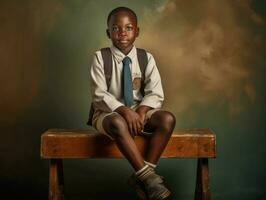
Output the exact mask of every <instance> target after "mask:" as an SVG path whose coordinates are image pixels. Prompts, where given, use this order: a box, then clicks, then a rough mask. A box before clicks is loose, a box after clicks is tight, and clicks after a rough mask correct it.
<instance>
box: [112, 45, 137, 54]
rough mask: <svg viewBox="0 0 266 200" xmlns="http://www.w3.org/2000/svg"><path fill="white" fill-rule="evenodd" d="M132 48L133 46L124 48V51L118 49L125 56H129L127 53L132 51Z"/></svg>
mask: <svg viewBox="0 0 266 200" xmlns="http://www.w3.org/2000/svg"><path fill="white" fill-rule="evenodd" d="M115 47H116V48H117V49H119V48H118V47H117V46H115ZM133 47H134V45H131V46H130V47H128V48H126V49H119V51H121V52H122V53H123V54H124V55H125V56H126V55H128V54H129V52H130V51H131V50H132V48H133Z"/></svg>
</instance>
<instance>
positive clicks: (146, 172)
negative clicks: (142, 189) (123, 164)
mask: <svg viewBox="0 0 266 200" xmlns="http://www.w3.org/2000/svg"><path fill="white" fill-rule="evenodd" d="M151 174H154V170H153V169H152V168H150V167H149V165H145V166H144V167H143V168H142V169H140V170H139V171H137V172H136V176H137V177H138V178H139V179H140V180H141V181H144V180H146V179H147V177H149V176H150V175H151Z"/></svg>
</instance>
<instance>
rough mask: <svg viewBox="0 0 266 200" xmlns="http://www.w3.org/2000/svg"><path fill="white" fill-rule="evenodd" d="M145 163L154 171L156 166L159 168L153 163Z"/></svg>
mask: <svg viewBox="0 0 266 200" xmlns="http://www.w3.org/2000/svg"><path fill="white" fill-rule="evenodd" d="M144 163H145V164H146V165H149V167H151V168H152V169H155V168H156V166H157V165H155V164H153V163H150V162H148V161H145V160H144Z"/></svg>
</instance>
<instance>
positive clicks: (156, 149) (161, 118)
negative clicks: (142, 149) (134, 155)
mask: <svg viewBox="0 0 266 200" xmlns="http://www.w3.org/2000/svg"><path fill="white" fill-rule="evenodd" d="M175 122H176V120H175V117H174V115H173V114H172V113H170V112H168V111H157V112H155V113H154V114H153V115H152V116H151V118H150V119H149V121H148V122H147V123H146V125H145V130H147V131H148V132H153V134H152V135H151V137H150V139H149V140H150V142H149V148H148V149H149V151H148V152H147V155H146V161H148V162H150V163H153V164H156V163H157V162H158V160H159V158H160V156H161V154H162V152H163V150H164V149H165V147H166V145H167V143H168V141H169V139H170V137H171V135H172V133H173V130H174V128H175Z"/></svg>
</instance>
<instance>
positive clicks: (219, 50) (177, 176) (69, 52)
mask: <svg viewBox="0 0 266 200" xmlns="http://www.w3.org/2000/svg"><path fill="white" fill-rule="evenodd" d="M121 5H123V6H128V7H130V8H132V9H133V10H135V11H136V13H137V15H138V17H139V25H140V29H141V32H140V37H139V38H138V40H137V45H138V46H140V47H143V48H146V49H147V50H149V51H150V52H152V53H153V54H154V56H155V58H156V60H157V64H158V68H159V71H160V73H161V76H162V81H163V86H164V90H165V96H166V100H165V104H164V107H165V108H166V109H169V110H171V111H172V112H173V113H174V114H175V115H176V118H177V125H176V128H201V127H208V128H211V129H212V130H213V131H214V132H215V133H216V134H217V154H218V156H217V159H215V160H211V161H210V171H211V175H210V178H211V192H212V199H216V200H225V199H226V200H236V199H241V200H242V199H243V200H251V199H252V200H253V199H254V200H264V199H266V173H265V169H266V161H265V160H266V159H265V153H266V147H265V142H266V135H265V134H266V132H265V119H266V114H265V112H266V108H265V100H266V99H265V80H266V79H265V75H266V74H265V72H266V70H265V67H266V58H265V53H266V34H265V33H266V2H265V1H263V0H241V1H240V0H239V1H231V0H220V1H215V0H204V1H197V0H189V1H185V0H184V1H177V0H169V1H167V0H145V1H143V0H142V1H129V0H127V1H125V0H124V1H122V0H116V1H103V0H97V1H96V0H67V1H63V0H25V1H21V0H10V1H9V0H0V67H1V68H0V69H1V71H0V80H1V85H0V95H1V98H0V113H1V116H0V123H1V124H0V125H1V139H0V141H1V142H0V196H1V199H47V194H48V188H47V186H48V162H47V161H46V160H41V159H40V156H39V155H40V135H41V133H42V132H44V131H45V130H46V129H48V128H82V129H85V128H87V127H86V125H85V123H86V120H87V117H88V110H89V105H90V102H91V97H90V95H91V94H90V84H89V73H88V72H89V65H90V63H91V60H92V55H93V52H94V51H95V50H97V49H99V48H100V47H103V46H106V45H108V44H109V41H108V39H107V38H106V35H105V29H106V17H107V15H108V12H109V11H110V10H111V9H113V8H115V7H117V6H121ZM157 170H158V171H159V173H160V174H162V175H164V176H165V178H166V180H167V181H168V183H169V186H170V187H171V188H172V190H173V198H172V199H173V200H177V199H184V200H189V199H193V193H194V186H195V172H196V161H195V160H182V159H180V160H175V159H173V160H171V159H169V160H163V159H162V160H160V162H159V165H158V168H157ZM65 172H66V177H65V179H66V180H65V181H66V197H67V199H68V200H80V199H93V200H100V199H101V200H106V199H135V194H134V193H133V191H131V190H130V189H129V188H128V187H127V185H126V184H125V182H126V180H127V178H128V176H129V175H130V174H131V173H132V168H131V167H130V166H129V164H128V163H127V162H126V161H125V160H115V161H114V160H113V161H111V160H75V161H73V160H67V161H66V162H65ZM5 196H8V197H5ZM2 197H3V198H2Z"/></svg>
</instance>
